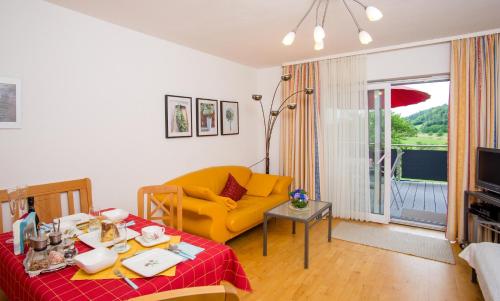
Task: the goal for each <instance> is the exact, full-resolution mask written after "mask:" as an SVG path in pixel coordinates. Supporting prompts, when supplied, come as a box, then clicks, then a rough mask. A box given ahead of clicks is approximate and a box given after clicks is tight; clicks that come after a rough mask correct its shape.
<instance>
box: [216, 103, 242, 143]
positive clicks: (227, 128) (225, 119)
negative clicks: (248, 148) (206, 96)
mask: <svg viewBox="0 0 500 301" xmlns="http://www.w3.org/2000/svg"><path fill="white" fill-rule="evenodd" d="M220 120H221V122H220V124H221V135H237V134H239V133H240V113H239V110H238V102H236V101H222V100H221V102H220Z"/></svg>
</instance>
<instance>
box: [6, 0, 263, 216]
mask: <svg viewBox="0 0 500 301" xmlns="http://www.w3.org/2000/svg"><path fill="white" fill-rule="evenodd" d="M256 74H257V71H256V70H255V69H253V68H250V67H246V66H243V65H239V64H236V63H233V62H230V61H227V60H224V59H221V58H217V57H214V56H211V55H207V54H204V53H201V52H199V51H195V50H192V49H189V48H186V47H182V46H179V45H176V44H173V43H169V42H165V41H163V40H160V39H156V38H153V37H150V36H146V35H144V34H141V33H137V32H134V31H131V30H128V29H125V28H122V27H119V26H116V25H113V24H110V23H106V22H103V21H100V20H97V19H95V18H92V17H88V16H85V15H82V14H79V13H76V12H73V11H70V10H67V9H64V8H61V7H58V6H55V5H52V4H49V3H47V2H44V1H40V0H2V1H1V2H0V77H13V78H19V79H21V80H22V101H23V104H22V109H23V125H22V129H14V130H6V129H0V171H1V172H0V187H9V186H13V185H17V184H37V183H48V182H54V181H59V180H68V179H77V178H83V177H89V178H91V180H92V184H93V196H94V203H96V204H97V205H98V206H101V207H122V208H125V209H128V210H131V211H132V212H135V211H136V200H135V198H136V191H137V189H138V187H139V186H141V185H147V184H156V183H158V184H159V183H162V182H164V181H166V180H169V179H171V178H173V177H176V176H179V175H182V174H183V173H185V172H188V171H191V170H195V169H198V168H202V167H207V166H213V165H222V164H237V165H246V166H248V165H250V164H252V163H254V162H256V161H257V160H259V159H260V158H261V157H263V156H264V155H263V153H264V152H263V139H262V136H261V132H259V131H256V129H255V121H256V120H258V119H257V118H260V111H259V110H258V107H257V106H256V105H255V104H254V103H253V102H252V100H251V94H252V93H255V90H256V87H257V85H256V83H257V77H256ZM165 94H176V95H185V96H192V97H193V112H195V110H194V104H195V100H194V98H195V97H205V98H214V99H222V100H233V101H239V102H240V107H239V110H240V134H239V135H234V136H217V137H200V138H197V137H193V138H179V139H166V138H165V129H164V128H165V120H164V119H165V116H164V110H165V108H164V95H165ZM193 135H196V134H195V132H194V133H193Z"/></svg>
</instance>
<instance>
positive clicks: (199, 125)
mask: <svg viewBox="0 0 500 301" xmlns="http://www.w3.org/2000/svg"><path fill="white" fill-rule="evenodd" d="M217 116H218V115H217V100H213V99H206V98H196V135H197V136H217V135H218V134H219V127H218V125H217Z"/></svg>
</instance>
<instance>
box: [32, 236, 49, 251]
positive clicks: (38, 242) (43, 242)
mask: <svg viewBox="0 0 500 301" xmlns="http://www.w3.org/2000/svg"><path fill="white" fill-rule="evenodd" d="M30 247H31V248H33V250H35V251H43V250H45V249H46V248H47V236H46V235H44V234H40V235H39V236H37V237H31V238H30Z"/></svg>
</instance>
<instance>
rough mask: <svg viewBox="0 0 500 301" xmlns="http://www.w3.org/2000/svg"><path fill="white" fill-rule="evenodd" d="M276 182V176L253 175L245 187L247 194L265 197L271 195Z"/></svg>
mask: <svg viewBox="0 0 500 301" xmlns="http://www.w3.org/2000/svg"><path fill="white" fill-rule="evenodd" d="M276 181H278V176H274V175H267V174H261V173H254V174H252V176H251V177H250V181H248V184H247V186H246V189H247V194H248V195H253V196H262V197H266V196H268V195H270V194H271V191H272V190H273V187H274V185H275V184H276Z"/></svg>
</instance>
